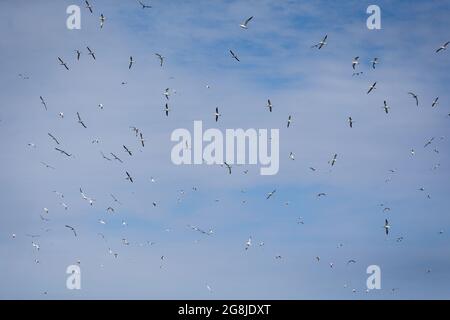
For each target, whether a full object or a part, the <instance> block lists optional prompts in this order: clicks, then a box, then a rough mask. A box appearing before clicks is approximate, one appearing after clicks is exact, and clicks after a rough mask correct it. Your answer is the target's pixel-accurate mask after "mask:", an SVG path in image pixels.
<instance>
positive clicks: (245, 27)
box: [239, 16, 253, 29]
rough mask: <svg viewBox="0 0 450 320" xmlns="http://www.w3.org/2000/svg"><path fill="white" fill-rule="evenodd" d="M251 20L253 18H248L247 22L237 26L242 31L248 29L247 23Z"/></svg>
mask: <svg viewBox="0 0 450 320" xmlns="http://www.w3.org/2000/svg"><path fill="white" fill-rule="evenodd" d="M252 19H253V16H251V17H250V18H248V19H247V20H245V21H244V22H243V23H242V24H240V25H239V26H240V27H241V28H242V29H248V26H247V25H248V23H249V22H250V20H252Z"/></svg>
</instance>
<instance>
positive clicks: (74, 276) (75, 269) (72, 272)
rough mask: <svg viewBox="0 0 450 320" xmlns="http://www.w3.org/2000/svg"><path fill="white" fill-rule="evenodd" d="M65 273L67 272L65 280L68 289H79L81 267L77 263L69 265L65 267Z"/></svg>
mask: <svg viewBox="0 0 450 320" xmlns="http://www.w3.org/2000/svg"><path fill="white" fill-rule="evenodd" d="M66 273H67V274H69V276H68V277H67V280H66V287H67V289H69V290H73V289H76V290H80V289H81V268H80V267H79V266H77V265H70V266H68V267H67V269H66Z"/></svg>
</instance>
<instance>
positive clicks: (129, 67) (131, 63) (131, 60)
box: [128, 56, 134, 69]
mask: <svg viewBox="0 0 450 320" xmlns="http://www.w3.org/2000/svg"><path fill="white" fill-rule="evenodd" d="M133 62H134V61H133V57H131V56H130V64H129V65H128V69H131V66H132V65H133Z"/></svg>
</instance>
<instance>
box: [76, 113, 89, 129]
mask: <svg viewBox="0 0 450 320" xmlns="http://www.w3.org/2000/svg"><path fill="white" fill-rule="evenodd" d="M77 117H78V123H79V124H81V125H82V126H83V127H84V128H87V127H86V125H85V124H84V122H83V120H81V117H80V113H78V112H77Z"/></svg>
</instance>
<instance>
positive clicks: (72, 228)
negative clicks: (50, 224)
mask: <svg viewBox="0 0 450 320" xmlns="http://www.w3.org/2000/svg"><path fill="white" fill-rule="evenodd" d="M66 228H69V229H70V230H72V232H73V234H74V235H75V237H76V236H77V231H76V230H75V228H74V227H71V226H69V225H67V224H66Z"/></svg>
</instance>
